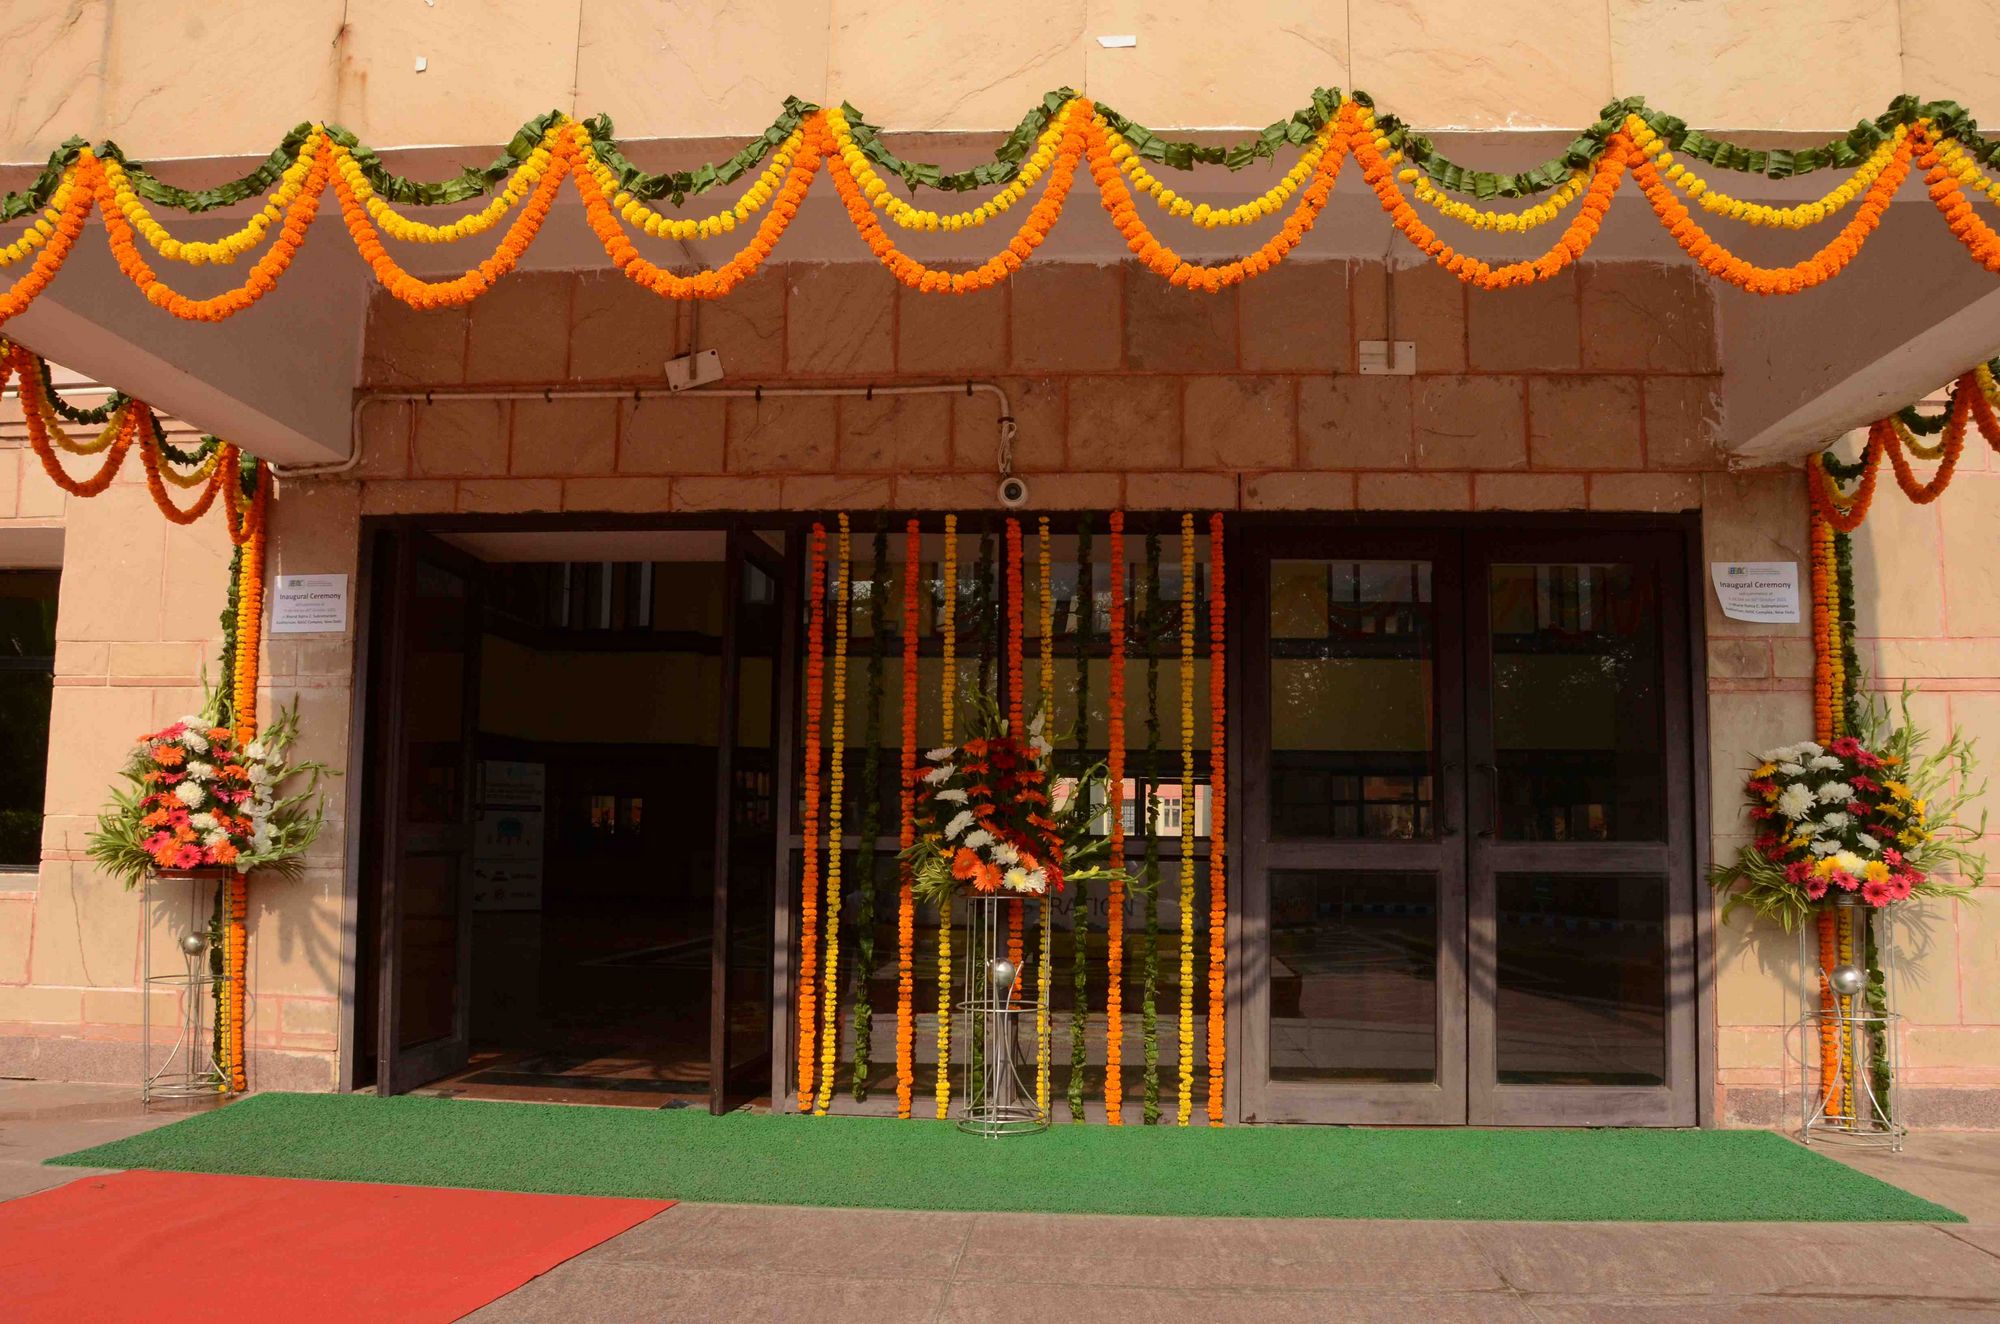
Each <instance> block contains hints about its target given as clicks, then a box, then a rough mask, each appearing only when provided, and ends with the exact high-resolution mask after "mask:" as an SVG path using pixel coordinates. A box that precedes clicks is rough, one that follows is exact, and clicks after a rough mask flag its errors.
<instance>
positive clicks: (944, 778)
mask: <svg viewBox="0 0 2000 1324" xmlns="http://www.w3.org/2000/svg"><path fill="white" fill-rule="evenodd" d="M957 771H958V769H957V768H954V767H952V766H951V765H950V764H949V763H947V764H945V765H944V766H943V767H941V768H932V769H931V770H930V771H929V772H927V773H925V774H924V784H925V785H926V786H936V785H937V784H938V783H940V782H948V781H950V780H951V775H952V774H953V773H955V772H957Z"/></svg>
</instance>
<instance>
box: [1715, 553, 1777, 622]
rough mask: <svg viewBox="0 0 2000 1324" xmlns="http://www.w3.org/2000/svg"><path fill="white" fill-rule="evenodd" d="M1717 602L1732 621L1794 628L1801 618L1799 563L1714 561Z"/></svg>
mask: <svg viewBox="0 0 2000 1324" xmlns="http://www.w3.org/2000/svg"><path fill="white" fill-rule="evenodd" d="M1708 575H1709V578H1710V579H1711V580H1713V581H1714V583H1715V600H1716V602H1717V603H1719V604H1721V607H1722V614H1723V615H1724V616H1727V617H1728V618H1729V619H1730V620H1732V621H1761V622H1764V623H1765V624H1768V625H1793V624H1796V623H1797V622H1798V619H1799V563H1798V562H1797V561H1711V562H1709V563H1708Z"/></svg>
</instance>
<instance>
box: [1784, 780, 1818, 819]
mask: <svg viewBox="0 0 2000 1324" xmlns="http://www.w3.org/2000/svg"><path fill="white" fill-rule="evenodd" d="M1812 807H1813V793H1812V788H1811V787H1808V786H1787V787H1786V788H1785V789H1784V790H1783V791H1781V792H1779V794H1778V812H1779V813H1781V814H1783V815H1784V816H1785V817H1786V818H1789V819H1791V820H1792V821H1793V822H1797V821H1798V820H1799V819H1801V818H1804V817H1805V816H1806V815H1807V814H1809V813H1811V812H1812Z"/></svg>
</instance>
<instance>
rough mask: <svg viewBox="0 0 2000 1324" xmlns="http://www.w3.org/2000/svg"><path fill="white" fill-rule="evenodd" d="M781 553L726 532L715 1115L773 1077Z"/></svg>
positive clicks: (758, 537) (712, 1047)
mask: <svg viewBox="0 0 2000 1324" xmlns="http://www.w3.org/2000/svg"><path fill="white" fill-rule="evenodd" d="M785 567H786V561H785V559H784V555H783V553H782V551H781V550H780V548H779V547H777V546H775V545H774V544H773V542H772V541H770V540H768V539H767V537H766V536H765V535H762V534H758V533H755V532H752V531H750V530H747V529H743V528H736V529H732V530H730V533H729V543H728V565H727V569H726V574H725V575H724V583H725V585H726V586H727V589H726V591H727V595H728V596H727V599H726V606H725V608H724V612H723V621H722V677H723V682H722V703H721V710H720V711H719V712H718V713H717V714H716V718H717V724H718V725H717V731H718V735H717V739H716V780H717V786H718V788H719V789H718V793H717V795H716V811H715V924H714V930H713V935H712V939H711V941H712V944H713V945H712V949H711V961H710V985H709V1035H708V1052H709V1111H710V1112H713V1113H716V1114H718V1115H720V1114H722V1113H725V1112H729V1111H730V1110H732V1109H734V1108H737V1107H740V1106H741V1105H742V1104H744V1103H747V1102H749V1101H750V1100H751V1099H753V1098H756V1097H757V1096H759V1095H761V1094H763V1093H765V1091H766V1090H768V1089H769V1088H770V1081H771V1032H772V1024H771V970H772V965H771V959H772V958H771V928H772V924H773V923H774V920H775V916H776V906H777V889H778V877H779V874H778V849H777V847H778V821H777V813H778V795H777V787H778V777H779V768H778V751H779V748H780V745H781V740H780V733H779V728H780V722H779V709H780V703H781V696H782V695H783V694H784V693H785V692H786V690H785V688H784V687H785V685H786V683H787V681H786V679H785V677H784V676H783V675H781V674H780V673H781V671H782V670H783V667H782V666H781V659H783V658H786V657H789V656H790V655H791V649H790V647H789V643H788V640H787V639H786V637H785V635H786V628H785V627H786V622H788V621H789V620H790V619H791V617H792V614H793V613H792V610H791V609H792V608H793V607H795V606H796V602H795V601H791V600H789V599H788V597H787V594H786V590H785V586H786V583H787V575H786V568H785Z"/></svg>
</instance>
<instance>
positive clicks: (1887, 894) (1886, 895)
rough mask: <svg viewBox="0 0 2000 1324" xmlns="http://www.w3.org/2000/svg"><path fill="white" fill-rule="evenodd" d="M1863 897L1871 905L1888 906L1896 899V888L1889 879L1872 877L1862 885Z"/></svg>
mask: <svg viewBox="0 0 2000 1324" xmlns="http://www.w3.org/2000/svg"><path fill="white" fill-rule="evenodd" d="M1861 899H1862V900H1863V901H1866V902H1867V903H1868V904H1869V905H1871V906H1886V905H1888V904H1889V903H1890V902H1891V901H1894V900H1896V889H1895V887H1894V886H1893V885H1892V884H1890V882H1889V881H1888V880H1887V879H1881V880H1877V879H1874V878H1870V879H1869V880H1868V881H1867V882H1865V883H1863V884H1862V885H1861Z"/></svg>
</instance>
